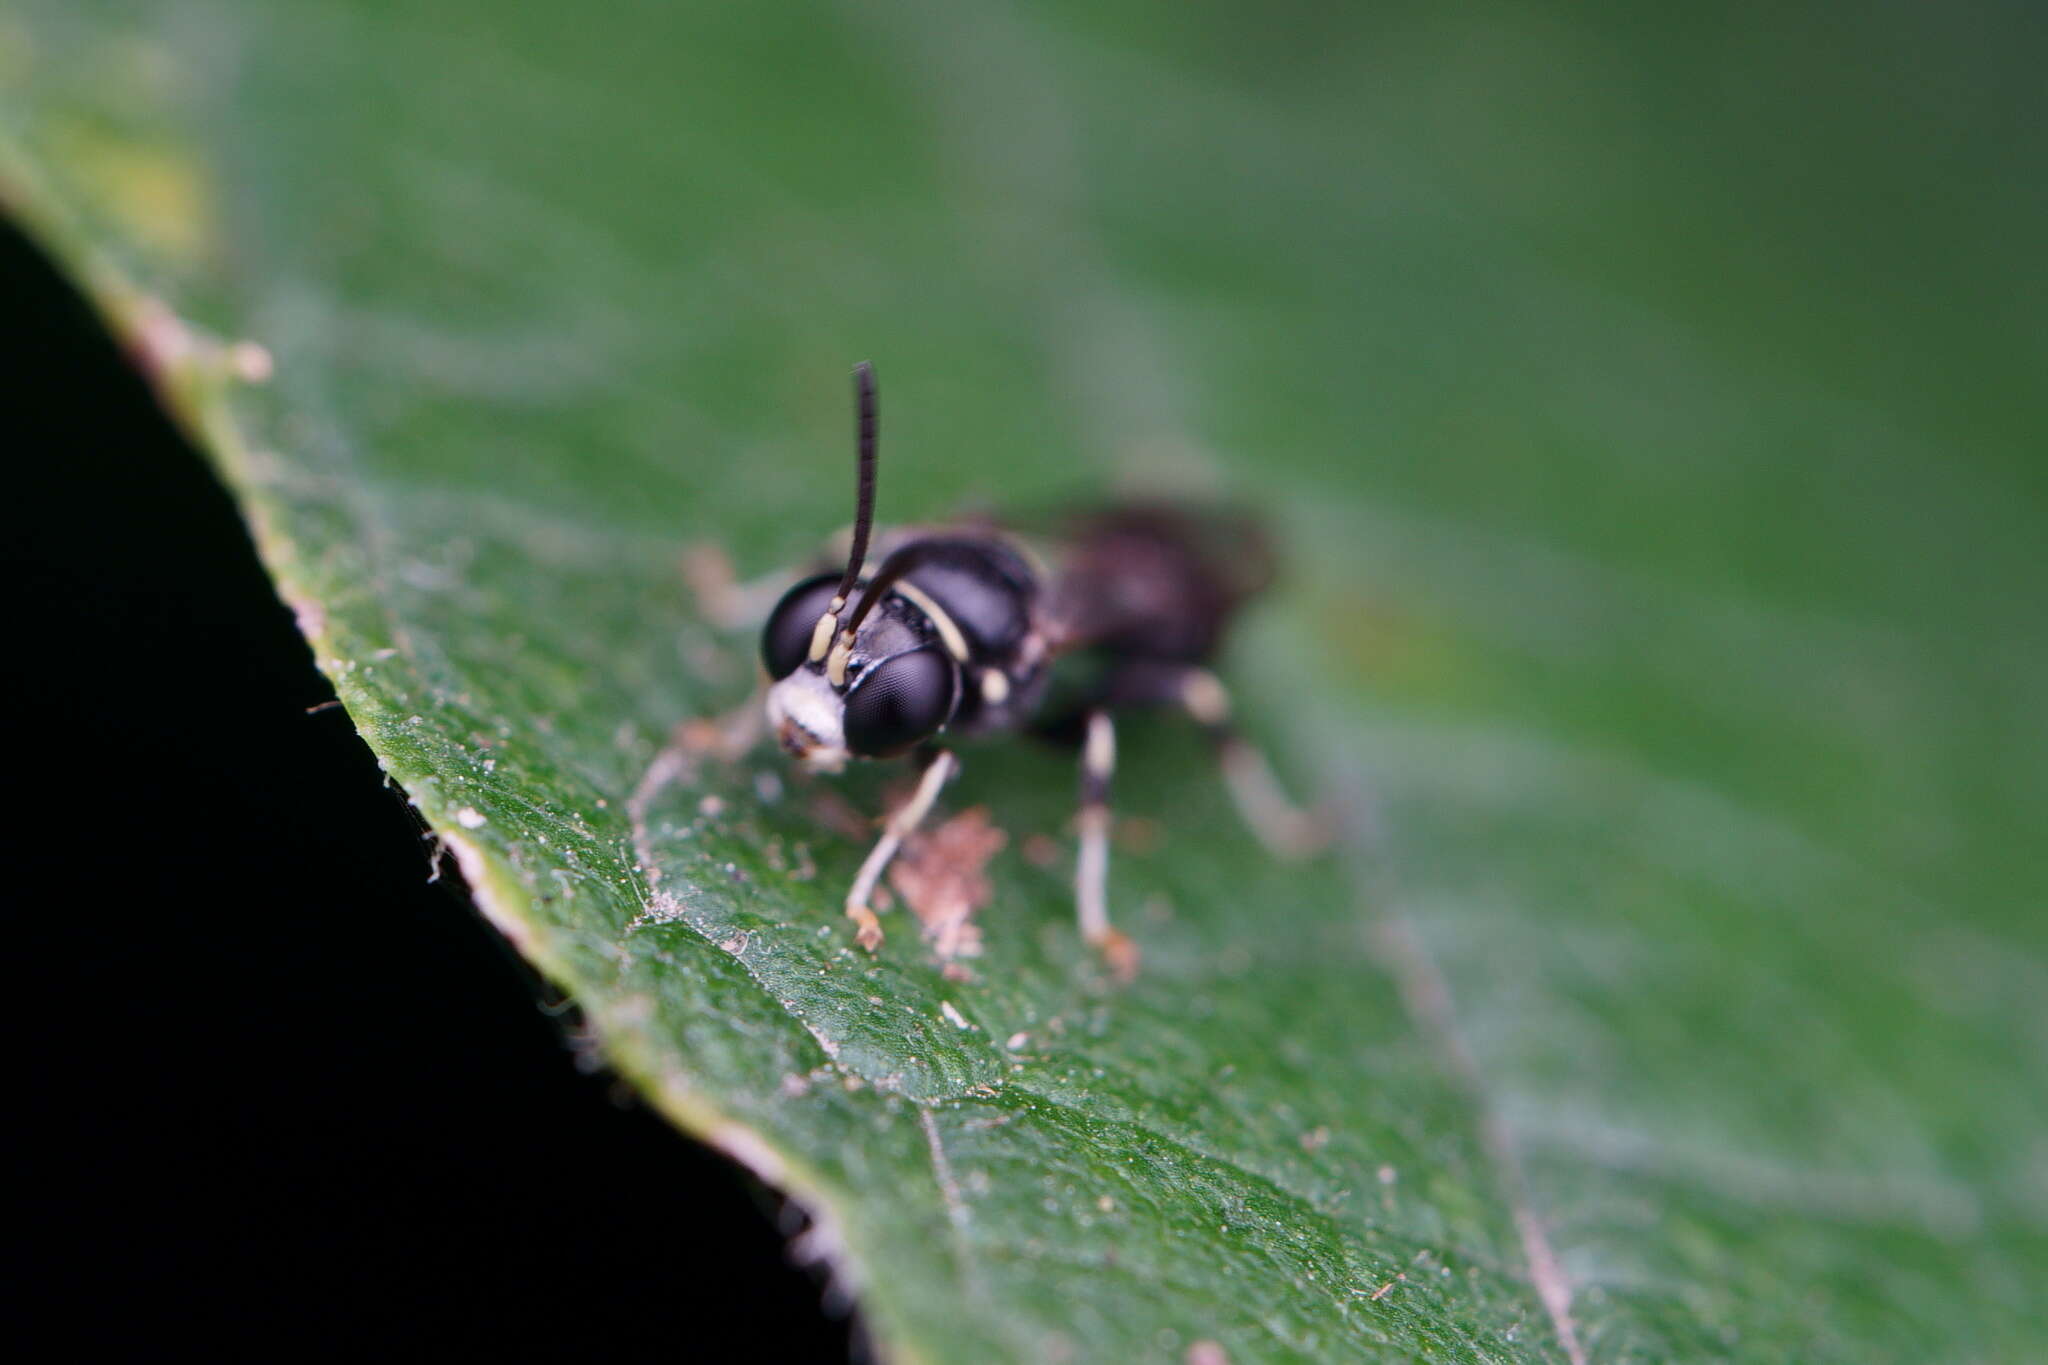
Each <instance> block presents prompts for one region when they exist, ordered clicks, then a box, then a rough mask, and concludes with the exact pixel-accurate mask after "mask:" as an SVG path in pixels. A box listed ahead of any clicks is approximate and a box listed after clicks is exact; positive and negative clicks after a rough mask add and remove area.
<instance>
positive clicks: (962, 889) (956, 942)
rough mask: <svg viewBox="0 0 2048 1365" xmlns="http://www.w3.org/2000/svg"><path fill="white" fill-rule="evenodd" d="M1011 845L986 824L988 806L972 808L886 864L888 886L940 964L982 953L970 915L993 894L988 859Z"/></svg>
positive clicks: (911, 843)
mask: <svg viewBox="0 0 2048 1365" xmlns="http://www.w3.org/2000/svg"><path fill="white" fill-rule="evenodd" d="M1009 841H1010V840H1009V836H1008V835H1007V834H1004V833H1003V832H1002V831H1001V830H999V829H997V828H996V827H995V826H994V825H991V824H990V823H989V820H988V807H987V806H974V807H972V808H970V809H968V810H964V811H961V812H960V813H959V814H958V815H956V816H954V817H953V818H952V819H950V820H948V821H946V822H945V823H944V824H942V825H939V826H938V827H937V828H935V829H932V830H931V831H929V832H927V833H922V834H916V835H913V836H911V837H910V838H909V839H907V840H905V841H904V844H903V851H902V852H901V853H899V854H898V855H897V856H896V861H895V862H894V863H892V864H891V865H890V867H889V884H890V885H891V886H894V887H895V888H896V892H897V894H898V895H900V896H902V897H903V903H904V905H906V906H908V907H909V909H910V912H911V913H912V914H914V915H916V916H917V921H918V923H919V924H920V925H922V926H923V928H924V936H925V939H926V940H927V941H928V942H930V943H931V945H932V947H933V949H934V951H936V952H937V953H938V955H939V957H940V959H942V960H943V961H947V962H951V961H953V960H954V959H956V958H963V957H979V956H980V955H981V926H980V925H977V924H975V923H974V912H975V911H977V910H979V909H980V908H981V907H982V906H984V905H987V904H988V902H989V898H990V897H991V896H992V895H994V893H995V888H994V886H993V885H991V884H990V882H989V879H988V863H989V859H991V858H993V857H995V856H996V854H997V853H999V852H1001V851H1002V848H1003V845H1005V844H1007V843H1008V842H1009Z"/></svg>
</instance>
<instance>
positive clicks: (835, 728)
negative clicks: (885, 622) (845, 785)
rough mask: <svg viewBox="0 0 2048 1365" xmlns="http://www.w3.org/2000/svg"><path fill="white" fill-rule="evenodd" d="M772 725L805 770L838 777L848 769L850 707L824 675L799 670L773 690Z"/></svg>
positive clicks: (769, 695) (770, 707) (784, 745)
mask: <svg viewBox="0 0 2048 1365" xmlns="http://www.w3.org/2000/svg"><path fill="white" fill-rule="evenodd" d="M768 723H769V724H770V725H771V726H773V727H774V728H775V734H776V737H777V738H778V739H779V740H781V742H782V747H783V748H784V749H787V750H788V751H789V753H790V754H791V756H793V757H794V758H796V759H797V760H798V761H799V762H801V763H802V764H803V765H804V766H805V767H807V768H810V769H813V770H814V771H817V772H827V773H836V772H838V771H839V770H840V769H841V768H843V767H845V766H846V759H847V752H846V703H845V702H844V701H843V700H842V699H841V698H840V696H839V694H838V693H837V692H834V691H833V690H832V684H830V683H828V682H826V681H825V675H824V674H822V673H813V672H812V671H811V670H810V669H808V668H799V669H798V670H797V671H796V672H794V673H792V674H790V675H789V676H788V677H786V678H784V679H783V680H782V681H781V682H779V683H776V684H775V685H774V686H773V687H771V688H769V689H768Z"/></svg>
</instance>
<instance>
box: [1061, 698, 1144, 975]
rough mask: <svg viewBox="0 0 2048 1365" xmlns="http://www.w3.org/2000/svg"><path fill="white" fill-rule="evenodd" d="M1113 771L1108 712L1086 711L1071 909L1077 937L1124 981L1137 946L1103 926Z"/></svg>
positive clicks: (1133, 967)
mask: <svg viewBox="0 0 2048 1365" xmlns="http://www.w3.org/2000/svg"><path fill="white" fill-rule="evenodd" d="M1115 771H1116V728H1115V726H1114V725H1113V724H1112V723H1111V721H1110V719H1109V712H1107V711H1105V710H1102V709H1100V708H1097V709H1095V710H1092V711H1090V712H1089V713H1088V737H1087V741H1086V743H1085V744H1084V745H1083V746H1082V750H1081V816H1080V827H1081V849H1080V853H1079V856H1078V857H1077V858H1076V859H1075V862H1074V910H1075V914H1076V916H1077V917H1078V918H1079V920H1080V924H1081V937H1082V938H1084V939H1086V940H1087V941H1088V943H1089V944H1090V945H1091V946H1092V947H1094V948H1095V949H1096V950H1097V951H1098V952H1100V953H1101V954H1102V956H1103V959H1104V960H1105V961H1106V962H1108V963H1109V967H1110V970H1111V971H1113V972H1115V973H1116V975H1117V976H1119V977H1121V978H1122V979H1123V980H1125V981H1128V980H1130V979H1131V978H1132V977H1134V976H1136V975H1137V974H1138V945H1137V944H1135V943H1133V942H1132V941H1131V940H1130V938H1129V937H1128V936H1127V935H1124V934H1121V933H1119V932H1117V931H1116V930H1115V929H1112V928H1110V927H1109V779H1110V777H1111V775H1112V774H1113V773H1114V772H1115Z"/></svg>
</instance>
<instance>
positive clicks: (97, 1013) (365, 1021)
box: [0, 222, 854, 1360]
mask: <svg viewBox="0 0 2048 1365" xmlns="http://www.w3.org/2000/svg"><path fill="white" fill-rule="evenodd" d="M0 319H4V323H0V348H4V352H5V353H4V355H0V373H4V375H5V376H6V378H5V381H4V384H0V392H4V394H5V396H6V401H5V408H6V411H5V419H4V420H5V428H6V436H5V440H4V444H5V448H6V449H7V450H8V451H9V452H10V455H9V458H8V459H7V461H6V468H7V478H8V480H9V483H10V484H11V485H12V489H11V493H12V496H11V497H10V499H9V506H8V511H9V515H8V521H9V523H10V525H9V527H8V534H7V536H6V537H5V548H4V551H0V553H4V556H5V565H6V577H5V581H6V582H7V584H8V585H9V587H10V588H11V590H12V592H11V596H12V598H13V600H14V602H15V611H14V612H13V613H12V615H13V619H12V620H11V621H10V622H9V623H8V627H9V629H8V635H9V637H10V639H11V647H10V648H9V649H8V651H7V654H8V657H9V659H10V664H9V667H8V673H9V674H10V678H9V682H10V684H11V687H10V691H11V693H12V697H13V700H12V705H11V708H10V712H11V715H10V719H11V721H12V724H11V725H10V727H9V729H10V731H11V732H12V733H13V743H12V744H11V745H10V749H11V750H12V752H11V754H10V757H11V759H12V776H13V783H12V785H13V789H14V797H15V802H16V804H17V812H16V814H15V815H14V816H13V818H12V819H11V821H10V824H11V826H12V829H13V831H14V833H13V837H12V838H10V840H9V841H8V842H9V843H10V844H11V845H13V849H12V851H11V852H10V854H9V857H8V861H9V863H10V864H11V866H10V868H9V871H8V876H7V886H8V895H7V898H6V899H7V902H8V905H9V919H10V921H11V922H12V926H13V927H14V929H15V930H16V932H15V933H14V935H13V944H12V949H13V950H12V952H10V954H9V957H10V960H11V961H12V962H13V963H14V965H15V971H16V973H17V984H18V985H20V986H22V987H23V988H24V993H23V994H22V995H19V996H17V997H16V1003H17V1006H18V1008H17V1009H16V1011H15V1012H14V1020H15V1025H16V1040H17V1047H18V1048H19V1049H20V1053H21V1055H22V1056H24V1057H25V1058H26V1059H27V1063H28V1069H29V1072H30V1076H29V1084H28V1085H27V1086H25V1087H23V1089H22V1091H20V1092H18V1093H21V1094H24V1095H25V1096H26V1103H25V1105H24V1110H25V1112H23V1113H22V1115H21V1119H22V1122H23V1125H24V1127H25V1128H26V1129H27V1131H28V1135H29V1137H30V1151H31V1155H30V1156H29V1157H28V1159H27V1160H25V1161H24V1162H22V1163H21V1164H20V1165H19V1166H18V1167H17V1173H18V1175H19V1177H20V1179H19V1180H18V1182H17V1188H19V1189H21V1190H22V1191H24V1192H25V1193H26V1195H27V1199H28V1203H29V1208H28V1209H27V1211H26V1216H25V1217H17V1218H15V1219H13V1220H10V1221H11V1222H12V1223H13V1226H12V1227H11V1228H10V1232H11V1233H12V1234H13V1236H12V1237H11V1238H10V1240H11V1241H12V1242H13V1243H14V1245H15V1247H16V1248H17V1255H19V1256H21V1257H22V1259H23V1261H24V1262H25V1266H24V1267H23V1269H24V1270H25V1271H26V1274H25V1275H23V1274H21V1273H17V1274H15V1275H13V1276H10V1278H11V1279H12V1280H13V1281H14V1283H13V1285H12V1286H11V1288H12V1290H13V1291H14V1293H16V1294H19V1295H20V1301H21V1302H23V1303H24V1304H25V1305H27V1306H28V1307H29V1309H30V1311H31V1312H32V1313H34V1312H37V1311H38V1310H39V1309H40V1310H41V1311H43V1312H46V1313H48V1314H49V1315H50V1317H51V1318H52V1320H53V1322H54V1323H55V1325H57V1326H58V1327H59V1328H60V1329H61V1331H62V1336H63V1339H66V1340H69V1341H70V1342H72V1343H73V1345H74V1346H85V1345H89V1344H90V1345H107V1344H119V1345H125V1346H129V1347H135V1348H146V1347H151V1346H154V1347H161V1346H164V1345H167V1344H171V1343H180V1344H199V1345H204V1346H209V1347H212V1348H215V1349H220V1348H224V1347H233V1346H236V1345H246V1346H250V1347H262V1348H283V1349H289V1348H291V1347H293V1346H295V1345H297V1344H300V1343H305V1344H321V1345H334V1344H337V1343H341V1342H349V1341H362V1342H382V1343H385V1344H388V1345H407V1344H413V1343H418V1342H420V1341H422V1340H427V1339H441V1340H443V1341H445V1342H447V1343H448V1344H452V1345H459V1347H460V1348H461V1349H463V1350H466V1351H476V1352H485V1351H492V1350H507V1349H509V1350H514V1351H518V1352H522V1353H524V1352H537V1351H543V1350H547V1351H553V1350H561V1351H565V1352H566V1351H571V1350H575V1351H579V1352H582V1353H586V1354H588V1353H592V1352H595V1353H596V1354H599V1355H601V1356H603V1357H604V1358H607V1359H621V1358H624V1359H632V1358H638V1357H648V1358H652V1357H654V1356H656V1355H657V1353H658V1354H659V1355H660V1356H661V1357H662V1358H675V1357H677V1356H678V1355H680V1356H682V1357H683V1358H689V1357H691V1356H693V1355H695V1354H696V1353H697V1352H699V1351H709V1352H715V1353H716V1354H717V1356H718V1357H719V1358H723V1359H732V1358H758V1359H776V1360H788V1359H797V1360H806V1359H834V1358H844V1357H845V1356H847V1354H848V1352H849V1348H850V1346H851V1345H852V1342H851V1340H850V1337H851V1336H852V1334H853V1331H854V1329H853V1328H852V1326H851V1324H850V1323H849V1322H848V1321H847V1320H846V1319H845V1317H844V1315H843V1314H841V1313H837V1312H833V1313H828V1312H827V1311H826V1308H825V1302H824V1301H825V1299H826V1297H827V1287H826V1285H825V1283H824V1281H823V1278H822V1276H821V1275H820V1274H819V1273H816V1272H812V1271H809V1270H804V1269H800V1268H797V1267H795V1266H794V1265H792V1264H791V1261H790V1258H789V1255H788V1251H787V1244H788V1234H789V1233H790V1232H791V1231H793V1230H794V1229H795V1228H796V1227H798V1226H800V1221H801V1220H800V1215H798V1214H797V1213H796V1212H795V1211H794V1210H792V1209H788V1208H785V1207H783V1206H782V1204H781V1202H780V1201H779V1200H778V1199H777V1198H776V1197H775V1196H774V1195H773V1194H772V1193H771V1192H768V1191H766V1190H764V1189H762V1188H761V1187H759V1186H758V1185H756V1184H755V1183H754V1182H753V1181H752V1180H751V1178H750V1177H748V1176H747V1175H746V1174H745V1173H744V1172H742V1171H740V1170H739V1169H738V1168H736V1167H734V1166H733V1165H732V1164H730V1163H729V1162H727V1161H725V1160H724V1159H723V1158H721V1157H719V1156H717V1155H716V1154H714V1153H711V1152H710V1151H708V1150H706V1149H704V1148H702V1147H699V1146H697V1145H696V1144H694V1143H691V1142H689V1141H686V1140H685V1139H683V1138H682V1137H680V1136H678V1135H677V1134H675V1133H674V1132H673V1131H672V1130H670V1129H669V1128H667V1127H666V1126H665V1125H664V1124H663V1123H662V1122H661V1121H660V1120H659V1119H657V1118H656V1117H654V1116H653V1115H652V1114H650V1113H649V1112H647V1111H646V1110H645V1109H643V1108H641V1107H639V1106H638V1105H637V1104H635V1103H634V1102H633V1101H632V1100H631V1099H630V1098H629V1097H628V1096H627V1095H626V1093H625V1090H624V1088H623V1087H622V1086H621V1085H620V1084H618V1083H617V1082H616V1081H615V1080H614V1079H613V1078H612V1077H610V1076H609V1075H607V1074H605V1073H604V1072H603V1070H602V1069H601V1068H598V1067H597V1066H596V1065H595V1062H594V1059H593V1058H592V1057H591V1056H590V1049H589V1048H588V1047H587V1046H584V1045H583V1040H582V1038H581V1035H580V1032H579V1029H578V1026H577V1021H576V1020H575V1018H574V1016H573V1015H569V1014H565V1013H562V1012H560V1009H559V1006H558V1005H557V1004H556V1003H555V1002H556V1001H557V1000H558V997H556V996H555V995H554V993H553V992H551V991H550V990H549V989H548V988H547V987H546V985H545V984H544V983H542V982H540V981H539V980H537V979H536V978H535V977H534V976H533V974H532V973H531V972H530V971H529V970H528V969H527V968H525V967H524V966H523V965H522V964H520V963H519V962H518V961H517V959H516V958H515V957H514V955H513V954H512V953H511V951H510V950H509V948H507V947H506V946H505V945H504V944H503V943H502V941H501V940H499V939H498V937H497V936H496V934H495V933H494V932H493V931H492V930H490V929H489V928H488V927H487V926H486V925H485V924H484V923H483V922H482V921H481V920H480V919H479V918H478V916H477V915H476V913H475V912H474V911H473V910H472V909H471V908H470V906H469V904H468V902H467V900H466V898H465V896H464V894H463V891H462V888H461V885H460V881H459V878H458V876H457V874H456V872H455V870H454V868H453V866H452V865H444V866H443V867H442V869H441V877H440V880H439V882H438V883H430V880H429V877H430V873H431V872H432V870H433V869H432V860H431V855H430V850H429V846H428V845H427V844H426V843H424V842H423V841H422V838H421V830H420V827H419V826H418V825H417V824H416V823H415V822H414V820H413V819H412V816H411V814H410V812H409V810H408V809H407V808H406V806H405V805H404V803H403V801H402V799H401V798H400V797H399V796H398V795H397V793H396V792H395V790H393V789H390V788H387V787H386V786H384V785H383V781H382V777H381V775H380V774H379V772H378V770H377V767H376V764H375V763H374V761H373V760H372V758H371V756H370V753H369V751H368V750H367V749H366V748H365V747H364V746H363V744H362V743H361V742H360V741H359V740H358V739H357V738H356V736H355V734H354V732H353V731H352V730H351V728H350V726H349V722H348V720H347V718H346V717H345V716H344V715H343V714H342V713H341V712H340V711H339V710H338V709H334V708H329V709H326V710H320V711H315V712H313V713H312V714H308V710H309V708H314V707H317V706H318V705H319V704H320V703H321V702H323V701H325V700H327V699H329V698H330V697H331V695H332V694H331V692H330V691H329V690H328V688H327V685H326V683H325V681H324V680H323V679H321V677H320V676H319V675H318V673H317V672H316V671H315V670H314V668H313V664H312V659H311V655H310V654H309V652H308V651H307V649H306V647H305V645H304V644H303V642H302V641H301V639H300V637H299V636H298V634H297V632H296V631H295V629H294V628H293V626H292V623H291V618H290V615H289V614H288V613H287V612H286V611H285V609H284V608H283V607H282V606H281V605H280V604H279V603H278V601H277V599H276V598H275V597H274V596H273V594H272V592H271V590H270V586H269V584H268V581H267V580H266V579H265V577H264V575H263V572H262V570H261V569H260V567H259V566H258V564H257V561H256V557H255V554H254V551H253V549H252V548H251V546H250V544H249V542H248V539H247V537H246V535H245V534H244V532H243V529H242V526H241V523H240V521H239V519H238V517H237V515H236V513H235V511H234V508H233V507H232V505H231V503H230V502H229V500H228V497H227V495H226V494H225V492H223V491H222V490H221V489H220V487H219V486H218V485H217V484H216V483H215V482H214V480H213V478H212V476H211V474H210V472H209V471H208V470H207V468H206V467H205V465H204V464H203V462H202V461H201V459H200V457H199V456H198V455H197V454H196V453H195V452H194V451H193V450H192V449H191V447H190V446H189V445H188V444H187V443H186V442H185V441H184V440H183V439H182V438H181V437H180V435H179V434H178V433H177V432H176V430H175V429H174V428H173V427H172V426H171V425H170V424H169V422H168V421H167V420H166V419H165V418H164V416H163V415H162V413H161V411H160V410H159V409H158V408H157V407H156V405H155V403H154V401H153V399H152V397H151V395H150V393H149V390H148V388H147V386H146V384H145V383H144V382H143V380H142V379H141V378H140V377H139V375H138V374H137V373H136V372H135V371H134V370H132V369H131V368H130V367H129V366H128V365H127V364H126V362H125V360H124V358H123V357H122V355H121V354H120V352H119V351H118V349H117V348H116V347H115V345H114V344H113V342H112V341H111V340H109V339H108V337H107V336H106V334H105V332H104V330H103V329H102V327H101V325H100V323H99V322H98V320H97V318H96V317H95V316H94V315H93V314H92V313H91V312H90V311H89V310H88V309H87V307H86V306H85V305H84V304H83V303H82V302H81V301H80V300H79V299H78V298H77V297H76V295H75V294H74V293H73V292H72V291H71V290H70V289H69V288H68V286H66V285H65V284H64V283H62V282H61V281H60V280H59V279H58V278H57V277H56V275H55V274H54V273H53V272H52V271H51V269H50V268H49V266H48V264H47V263H46V262H45V261H44V260H43V259H42V258H41V257H40V256H39V255H38V254H36V253H35V252H34V251H33V249H32V248H30V247H29V246H28V244H27V243H26V242H25V241H24V240H23V239H22V238H21V236H20V235H19V234H18V233H17V232H16V231H15V230H14V229H13V228H12V227H11V226H9V225H7V224H5V223H4V222H0ZM565 1304H567V1305H571V1306H572V1308H571V1311H566V1312H565V1311H564V1305H565Z"/></svg>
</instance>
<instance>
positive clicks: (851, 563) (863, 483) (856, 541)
mask: <svg viewBox="0 0 2048 1365" xmlns="http://www.w3.org/2000/svg"><path fill="white" fill-rule="evenodd" d="M853 403H854V411H855V413H856V414H857V418H858V425H857V427H856V437H855V448H856V450H857V451H858V452H859V456H858V458H859V471H860V472H859V476H858V479H857V481H856V484H855V491H854V514H853V548H852V549H851V550H850V551H849V552H848V553H847V556H846V573H845V575H844V576H843V577H842V578H840V580H839V590H838V591H837V592H835V593H833V594H832V601H831V603H830V605H828V606H827V607H826V608H825V614H824V615H823V616H821V617H819V618H818V624H817V626H816V628H815V629H813V630H812V631H811V659H812V660H813V661H814V662H815V661H816V660H819V659H822V658H824V657H825V654H826V651H827V650H829V649H830V648H831V644H832V632H833V629H834V627H836V626H837V625H838V624H839V613H840V612H842V611H845V610H846V601H847V599H848V598H849V597H851V596H852V595H853V585H854V584H855V583H856V582H858V581H859V580H860V570H861V564H862V562H863V561H865V560H866V559H867V557H868V537H869V535H870V534H871V533H872V532H873V531H874V529H875V434H876V428H877V427H878V426H879V425H880V418H879V414H878V412H877V407H878V405H877V403H876V400H875V367H874V365H873V364H871V363H870V362H868V361H865V360H863V361H861V362H860V364H858V365H856V366H854V367H853Z"/></svg>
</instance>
